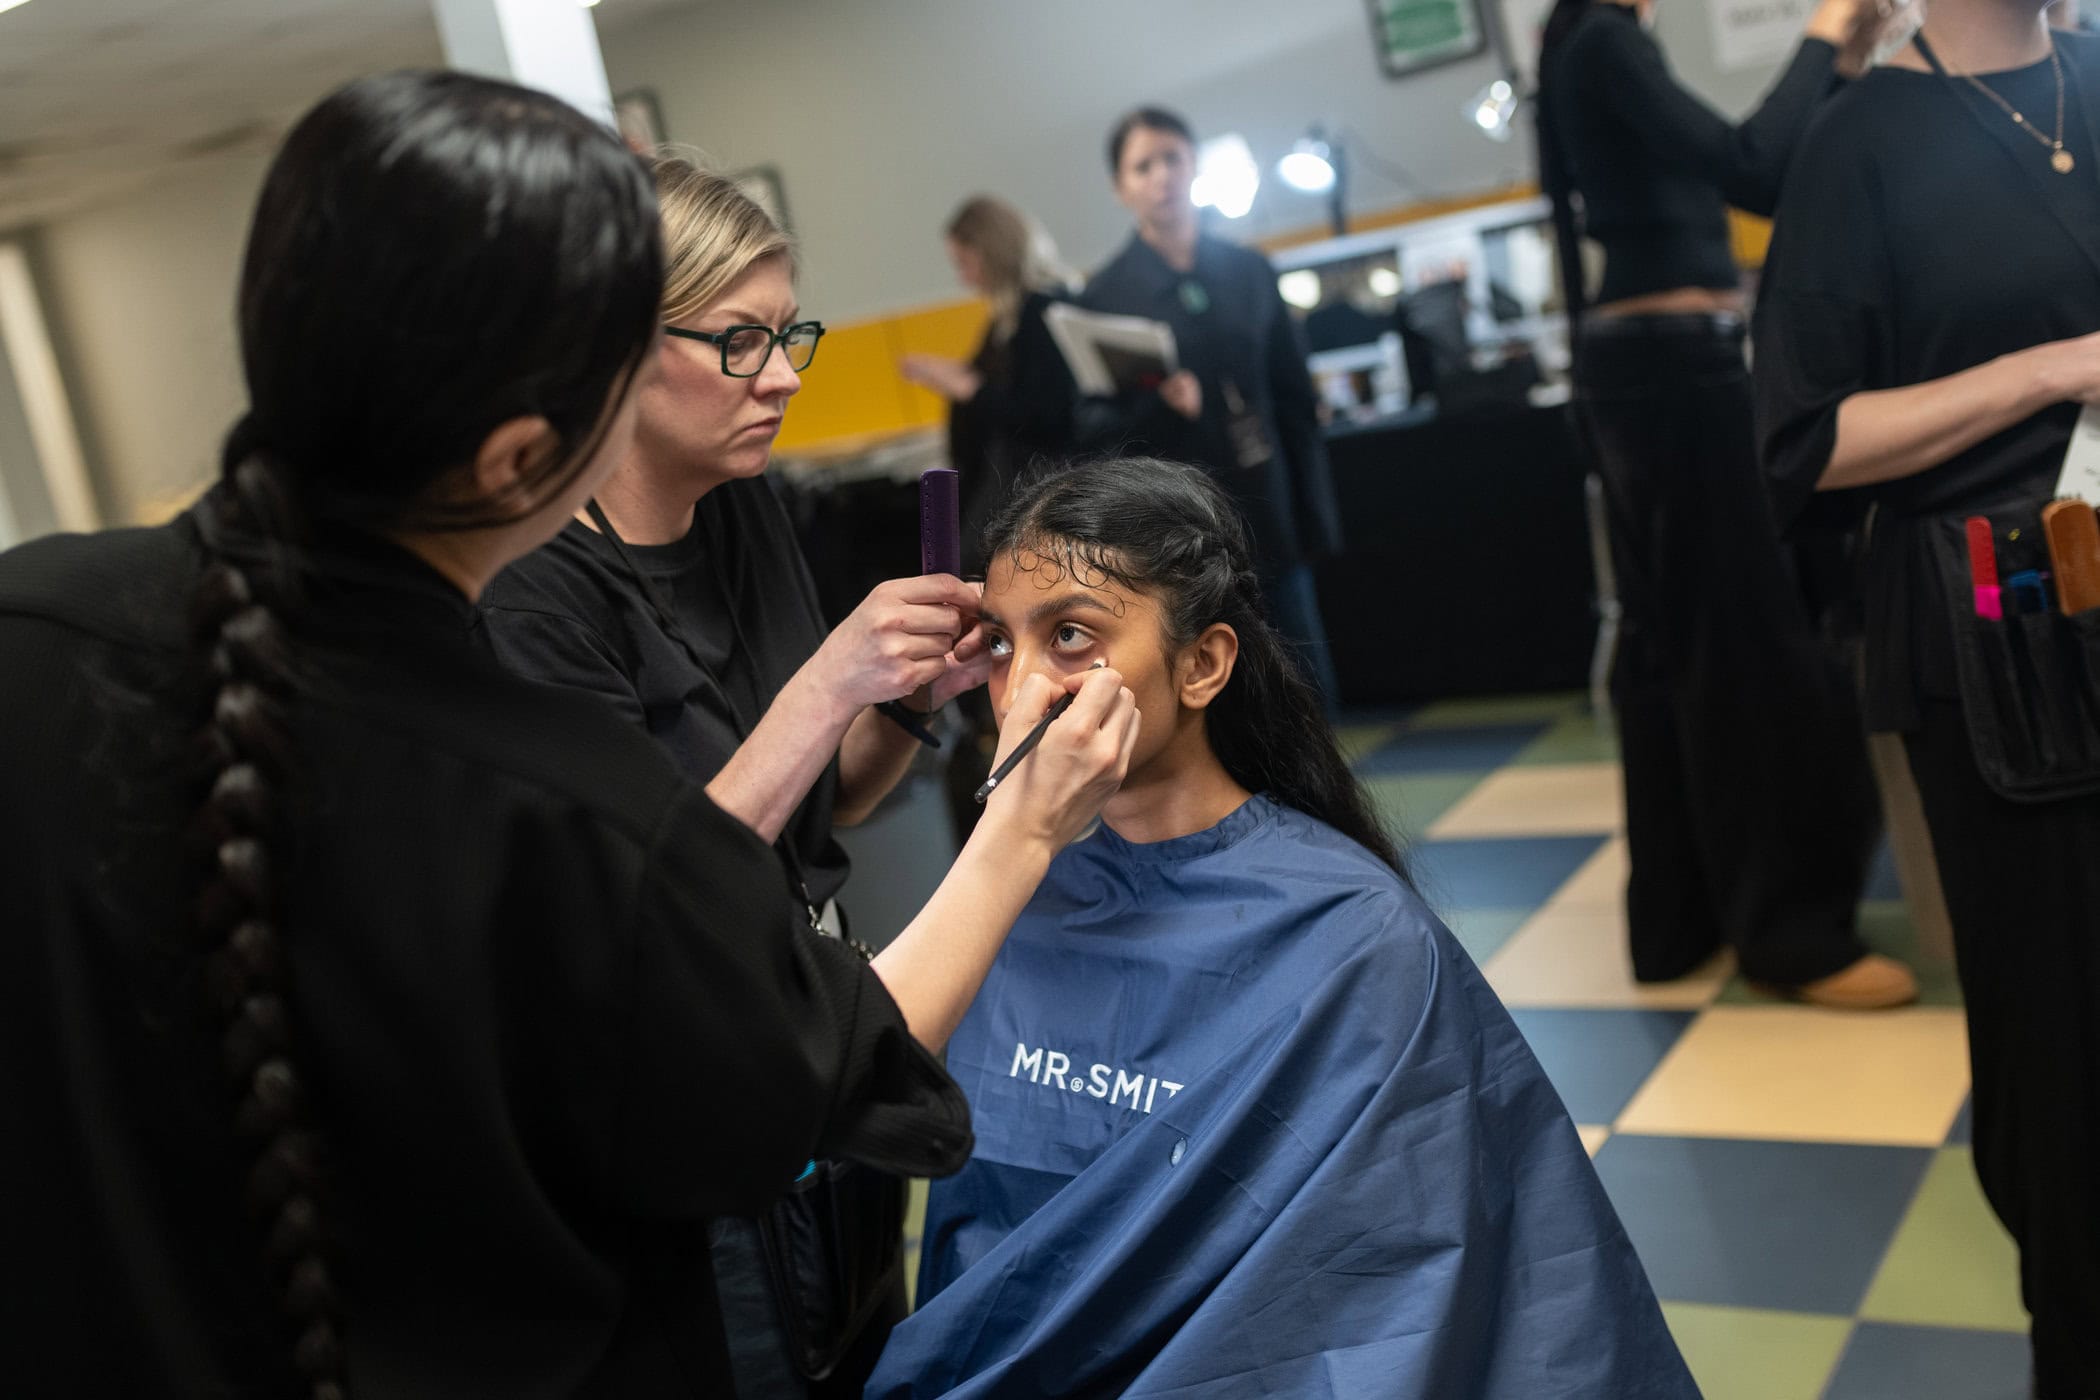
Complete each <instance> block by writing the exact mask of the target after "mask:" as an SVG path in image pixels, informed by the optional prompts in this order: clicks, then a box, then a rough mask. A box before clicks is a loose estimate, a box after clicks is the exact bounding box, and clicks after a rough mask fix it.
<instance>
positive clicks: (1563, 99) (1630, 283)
mask: <svg viewBox="0 0 2100 1400" xmlns="http://www.w3.org/2000/svg"><path fill="white" fill-rule="evenodd" d="M1836 59H1837V50H1835V49H1834V48H1832V47H1831V46H1830V45H1829V44H1826V43H1824V42H1822V41H1821V40H1817V39H1809V40H1805V41H1803V43H1802V45H1801V47H1800V49H1799V50H1798V51H1796V53H1795V54H1794V59H1793V62H1792V63H1790V64H1788V65H1787V69H1786V71H1785V72H1784V73H1782V74H1781V75H1780V77H1779V81H1778V82H1777V83H1776V84H1775V85H1774V86H1773V88H1772V91H1771V92H1770V93H1769V94H1768V95H1767V96H1766V97H1765V100H1764V103H1763V105H1762V106H1760V107H1759V108H1758V109H1757V111H1756V112H1755V113H1753V114H1752V115H1751V116H1750V117H1748V118H1747V119H1745V120H1744V121H1743V122H1742V124H1741V125H1731V124H1730V123H1729V121H1728V120H1727V118H1725V117H1723V116H1721V115H1720V113H1718V112H1716V111H1714V110H1713V109H1712V108H1711V107H1709V106H1707V105H1706V104H1705V103H1704V102H1702V101H1700V100H1699V98H1698V97H1696V96H1695V95H1693V94H1692V93H1691V92H1689V91H1687V90H1686V89H1684V88H1683V87H1680V86H1679V85H1678V83H1677V80H1676V79H1675V78H1673V77H1672V76H1671V75H1670V70H1669V68H1668V66H1667V65H1666V64H1665V63H1664V62H1663V54H1662V49H1661V48H1660V47H1659V46H1658V45H1657V44H1656V42H1655V40H1654V39H1653V38H1652V37H1650V35H1649V34H1648V32H1647V30H1645V29H1643V28H1642V27H1641V22H1640V17H1639V15H1638V14H1636V13H1635V12H1634V10H1632V9H1631V8H1629V7H1628V6H1625V5H1616V4H1611V3H1608V0H1591V3H1590V4H1589V5H1588V7H1587V8H1586V10H1585V11H1584V13H1583V14H1582V15H1581V16H1580V17H1579V18H1578V19H1577V20H1576V21H1575V23H1574V26H1573V27H1572V28H1571V29H1570V30H1569V31H1568V33H1567V34H1566V35H1565V36H1563V37H1562V38H1561V39H1560V41H1559V42H1558V43H1556V44H1554V45H1553V46H1552V47H1551V48H1549V49H1548V50H1547V52H1546V53H1545V54H1544V55H1543V56H1542V57H1541V60H1540V80H1539V86H1540V90H1541V92H1542V93H1543V94H1544V96H1543V102H1544V105H1545V113H1546V120H1547V121H1548V122H1550V123H1551V124H1552V139H1553V143H1554V144H1555V145H1556V146H1557V148H1558V150H1559V152H1560V155H1561V158H1562V160H1563V161H1564V162H1565V165H1566V173H1567V178H1568V180H1569V182H1570V183H1571V185H1572V186H1573V188H1574V189H1575V190H1576V191H1577V192H1578V193H1580V194H1581V196H1582V221H1583V231H1584V232H1585V233H1587V234H1588V235H1589V236H1590V237H1591V238H1594V239H1596V240H1597V241H1598V242H1599V243H1600V244H1602V245H1603V247H1604V283H1603V286H1602V287H1601V288H1600V290H1599V291H1598V294H1597V297H1596V300H1597V301H1599V302H1613V301H1623V300H1625V299H1626V298H1628V297H1635V296H1641V295H1644V294H1647V293H1650V292H1662V291H1671V290H1674V289H1676V288H1678V287H1708V288H1713V289H1716V290H1733V289H1734V288H1736V287H1737V286H1739V285H1740V284H1741V280H1742V279H1741V274H1740V273H1739V272H1738V271H1737V269H1736V264H1735V255H1734V253H1733V251H1732V247H1731V243H1730V239H1729V232H1728V211H1727V207H1726V206H1727V205H1730V204H1733V205H1735V206H1736V207H1737V208H1740V209H1747V210H1749V211H1750V212H1752V213H1755V214H1770V213H1771V212H1772V209H1773V206H1774V204H1775V203H1776V202H1777V201H1778V198H1779V186H1780V182H1781V180H1782V179H1783V178H1784V176H1785V174H1786V168H1787V162H1788V160H1789V159H1790V158H1791V157H1792V156H1793V153H1794V148H1795V146H1796V145H1797V144H1798V143H1799V142H1800V139H1801V136H1802V134H1803V133H1804V132H1806V131H1807V129H1808V125H1809V122H1810V121H1811V120H1812V119H1813V118H1814V117H1815V114H1816V111H1817V109H1818V107H1820V106H1821V104H1822V103H1823V100H1824V99H1825V98H1826V97H1827V96H1828V95H1829V94H1830V92H1831V90H1832V87H1833V85H1834V84H1835V82H1836V78H1835V72H1834V68H1833V65H1834V64H1835V62H1836Z"/></svg>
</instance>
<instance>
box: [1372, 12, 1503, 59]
mask: <svg viewBox="0 0 2100 1400" xmlns="http://www.w3.org/2000/svg"><path fill="white" fill-rule="evenodd" d="M1365 3H1366V4H1368V5H1369V7H1370V11H1371V42H1372V43H1373V44H1374V45H1375V46H1376V47H1377V50H1378V64H1379V66H1380V67H1381V68H1383V69H1385V72H1386V76H1387V77H1389V78H1404V77H1406V76H1407V75H1408V74H1410V73H1419V72H1421V71H1422V70H1423V69H1425V68H1435V67H1437V66H1438V65H1440V64H1445V63H1455V62H1457V61H1458V60H1459V59H1462V58H1471V57H1472V56H1473V55H1474V54H1477V53H1479V52H1481V51H1482V50H1484V49H1485V48H1487V26H1486V25H1485V24H1483V23H1481V19H1480V6H1479V0H1365Z"/></svg>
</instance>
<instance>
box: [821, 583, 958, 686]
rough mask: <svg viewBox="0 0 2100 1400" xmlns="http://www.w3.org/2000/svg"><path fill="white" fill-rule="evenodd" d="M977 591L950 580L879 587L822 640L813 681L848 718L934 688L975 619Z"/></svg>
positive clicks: (948, 666) (942, 676) (946, 671)
mask: <svg viewBox="0 0 2100 1400" xmlns="http://www.w3.org/2000/svg"><path fill="white" fill-rule="evenodd" d="M981 592H982V589H981V587H980V586H979V585H977V584H974V583H964V582H963V581H962V580H961V579H959V578H956V577H954V576H953V575H951V574H926V575H924V576H922V577H918V578H900V579H891V580H890V581H889V582H888V583H884V584H878V585H877V586H876V587H875V589H874V591H873V592H871V593H869V594H868V596H867V598H866V600H865V601H863V602H862V603H861V605H860V606H859V607H857V608H855V609H854V610H853V612H852V615H851V616H849V617H847V619H846V620H845V621H844V622H841V623H840V624H839V625H838V628H837V629H836V630H835V631H833V632H832V634H831V635H830V636H829V637H826V638H825V639H824V645H823V646H821V647H819V648H818V649H817V654H816V656H814V657H813V658H811V661H810V671H811V674H812V676H813V678H814V679H815V680H816V681H817V682H818V684H820V685H821V686H822V687H823V689H824V691H825V693H826V694H827V695H828V696H830V698H831V699H832V701H833V702H834V703H835V704H836V705H838V706H839V707H840V712H841V713H843V714H846V715H848V716H850V715H852V714H857V713H858V712H859V711H861V710H863V709H866V708H867V707H868V706H870V705H877V704H880V703H882V702H883V701H885V700H895V699H897V698H899V697H900V696H905V695H910V694H911V693H912V692H914V691H916V690H918V689H920V688H921V687H922V686H931V685H935V684H936V683H938V682H939V681H941V680H942V679H943V678H944V677H946V676H948V674H949V669H950V661H949V653H950V652H952V651H954V650H955V649H956V647H957V646H958V645H960V644H961V642H960V639H961V638H962V637H963V633H964V629H965V627H966V625H967V621H968V620H972V619H975V617H976V616H977V602H978V598H979V596H980V594H981ZM973 631H974V629H973ZM963 688H964V689H967V688H968V687H967V686H965V687H963Z"/></svg>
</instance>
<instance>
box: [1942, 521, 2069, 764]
mask: <svg viewBox="0 0 2100 1400" xmlns="http://www.w3.org/2000/svg"><path fill="white" fill-rule="evenodd" d="M1934 526H1935V534H1936V538H1935V540H1934V545H1935V552H1936V555H1937V558H1938V560H1939V565H1940V576H1941V578H1943V579H1945V580H1946V581H1947V584H1948V587H1947V589H1946V592H1947V595H1948V607H1949V611H1950V612H1951V613H1952V615H1953V616H1952V622H1953V626H1954V659H1955V673H1956V678H1957V681H1958V683H1959V686H1960V689H1961V700H1962V709H1963V711H1964V712H1965V713H1966V715H1967V718H1968V729H1969V743H1970V747H1971V748H1972V749H1973V750H1974V752H1975V754H1976V767H1977V769H1978V771H1979V772H1980V773H1981V774H1982V776H1983V780H1984V782H1985V783H1987V784H1988V785H1989V786H1990V788H1991V789H1992V791H1994V792H1996V793H1997V794H1998V795H1999V796H2001V797H2005V798H2009V799H2011V800H2012V801H2015V802H2049V801H2054V800H2057V799H2060V798H2066V797H2080V796H2084V795H2086V794H2089V793H2094V792H2100V518H2096V517H2095V515H2094V510H2093V507H2092V506H2090V505H2088V504H2087V503H2086V502H2084V501H2082V500H2078V499H2075V498H2073V499H2064V500H2058V501H2053V502H2051V503H2050V504H2049V505H2047V506H2044V507H2042V509H2041V510H2040V512H2039V513H2038V514H2037V513H2034V512H2032V511H2031V510H2002V511H1999V512H1996V513H1995V514H1993V515H1990V516H1982V515H1972V516H1969V517H1967V518H1966V519H1959V518H1954V517H1947V518H1944V519H1941V520H1938V521H1935V522H1934Z"/></svg>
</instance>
